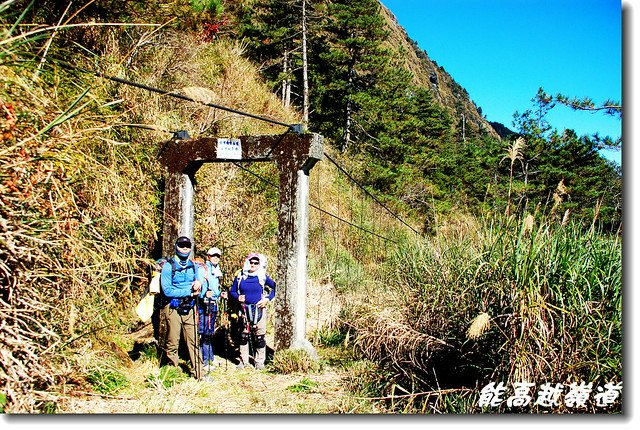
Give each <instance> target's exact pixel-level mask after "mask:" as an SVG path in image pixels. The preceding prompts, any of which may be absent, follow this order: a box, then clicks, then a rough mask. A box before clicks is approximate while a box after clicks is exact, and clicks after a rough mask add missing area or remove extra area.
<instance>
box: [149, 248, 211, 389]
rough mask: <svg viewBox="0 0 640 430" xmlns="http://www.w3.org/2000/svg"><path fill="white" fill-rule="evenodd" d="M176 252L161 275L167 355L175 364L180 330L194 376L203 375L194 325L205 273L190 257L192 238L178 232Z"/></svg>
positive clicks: (176, 364) (199, 376) (199, 377)
mask: <svg viewBox="0 0 640 430" xmlns="http://www.w3.org/2000/svg"><path fill="white" fill-rule="evenodd" d="M175 250H176V255H175V256H174V257H173V258H171V259H169V260H168V261H167V262H166V263H165V264H164V265H163V266H162V272H161V275H160V283H161V286H162V292H163V293H164V295H165V296H166V297H167V300H168V303H167V304H166V305H165V306H164V307H163V309H162V311H163V315H164V318H165V322H166V326H167V345H166V350H165V354H166V358H167V359H168V361H169V362H170V363H171V364H172V365H174V366H176V367H178V364H179V363H178V346H179V344H180V333H182V336H183V337H184V341H185V344H186V345H187V349H188V350H189V359H190V360H191V366H192V368H193V375H194V377H195V378H196V379H201V378H202V376H203V375H202V368H203V366H202V356H201V354H200V347H199V346H198V335H197V326H196V317H197V315H196V312H195V310H194V309H195V305H196V298H197V297H198V295H199V294H200V291H201V289H202V284H203V282H204V273H203V271H202V269H201V268H200V266H198V265H197V264H196V263H194V262H193V261H191V260H190V259H189V255H190V254H191V240H190V239H189V238H188V237H186V236H180V237H179V238H178V240H176V245H175Z"/></svg>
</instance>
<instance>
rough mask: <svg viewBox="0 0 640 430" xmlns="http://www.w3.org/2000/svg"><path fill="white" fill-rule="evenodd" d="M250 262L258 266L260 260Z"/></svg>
mask: <svg viewBox="0 0 640 430" xmlns="http://www.w3.org/2000/svg"><path fill="white" fill-rule="evenodd" d="M249 264H251V265H252V266H257V265H258V264H260V262H259V261H249Z"/></svg>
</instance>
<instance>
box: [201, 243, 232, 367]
mask: <svg viewBox="0 0 640 430" xmlns="http://www.w3.org/2000/svg"><path fill="white" fill-rule="evenodd" d="M221 256H222V251H220V249H218V248H216V247H213V248H210V249H209V250H208V251H207V261H206V262H205V268H206V269H205V272H206V277H205V283H204V286H203V288H202V292H201V293H200V300H199V301H198V316H199V319H198V332H199V333H200V346H201V349H202V361H203V363H204V371H205V372H209V371H210V370H211V369H213V368H214V367H215V366H216V364H217V363H216V361H215V356H214V353H213V335H214V333H215V324H216V314H217V312H218V299H219V297H222V298H226V292H221V290H220V282H221V280H222V276H223V275H222V270H221V269H220V257H221Z"/></svg>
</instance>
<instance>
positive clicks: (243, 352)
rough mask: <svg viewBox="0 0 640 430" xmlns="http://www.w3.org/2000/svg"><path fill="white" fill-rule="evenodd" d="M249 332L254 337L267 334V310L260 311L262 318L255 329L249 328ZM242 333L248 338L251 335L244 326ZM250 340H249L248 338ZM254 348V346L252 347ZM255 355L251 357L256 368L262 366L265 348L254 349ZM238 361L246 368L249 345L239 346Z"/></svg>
mask: <svg viewBox="0 0 640 430" xmlns="http://www.w3.org/2000/svg"><path fill="white" fill-rule="evenodd" d="M251 330H252V331H253V333H254V334H255V335H256V336H264V335H265V334H267V308H264V309H263V310H262V317H260V319H259V320H258V324H256V326H255V327H251ZM242 333H245V334H247V335H249V336H251V334H250V333H249V331H248V330H247V326H246V325H245V327H244V329H243V330H242ZM250 339H251V338H250ZM254 347H255V345H254ZM255 351H256V355H255V357H253V362H254V364H255V366H256V367H261V366H264V360H265V359H266V357H267V348H266V347H262V348H255ZM240 360H241V362H242V363H243V364H244V365H245V366H246V365H248V364H249V344H248V343H246V344H244V345H240Z"/></svg>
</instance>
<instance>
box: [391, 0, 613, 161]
mask: <svg viewBox="0 0 640 430" xmlns="http://www.w3.org/2000/svg"><path fill="white" fill-rule="evenodd" d="M382 3H383V4H384V5H385V6H386V7H387V8H389V10H391V12H392V13H393V14H394V15H395V16H396V18H397V19H398V23H399V24H400V25H401V26H402V27H404V29H405V30H406V31H407V34H408V35H409V37H410V38H411V39H413V40H414V41H416V42H417V43H418V46H419V47H420V48H421V49H423V50H425V51H426V52H427V55H428V56H429V58H431V60H434V61H435V62H436V63H437V64H438V65H439V66H441V67H443V68H444V69H445V70H446V71H447V72H448V73H449V74H450V75H451V76H452V77H453V79H454V80H455V81H456V82H458V83H459V84H460V85H461V86H462V87H463V88H465V89H466V90H467V91H468V93H469V96H470V97H471V99H472V100H473V101H474V102H475V103H476V105H478V106H480V107H481V108H482V113H483V114H484V115H485V116H486V117H487V119H488V120H490V121H497V122H501V123H503V124H504V125H506V126H507V127H509V128H511V129H512V130H513V129H514V127H513V126H512V122H513V114H514V113H515V112H516V111H518V112H523V111H525V110H527V109H529V108H531V107H532V103H531V99H532V98H533V97H534V96H535V95H536V93H537V91H538V88H540V87H542V88H543V89H544V90H545V91H546V92H547V93H549V94H557V93H561V94H564V95H567V96H569V97H578V98H583V97H590V98H591V99H592V100H593V101H594V102H595V103H596V104H601V103H602V102H604V101H605V100H607V99H612V100H615V101H618V102H620V101H622V12H621V2H620V0H618V1H615V0H382ZM548 120H549V122H550V123H551V125H552V126H553V127H554V128H557V129H559V130H563V129H565V128H571V129H574V130H575V131H576V132H577V133H578V134H579V135H583V134H588V135H591V134H594V133H596V132H598V133H600V135H602V136H611V137H613V138H617V137H619V136H620V135H621V130H622V121H621V120H620V119H619V118H616V117H610V116H607V115H604V114H602V113H590V112H580V111H577V112H576V111H572V110H571V109H569V108H566V107H564V106H557V107H555V108H554V109H553V110H552V111H551V112H550V114H549V116H548ZM620 155H621V153H620V151H615V152H613V153H606V154H605V156H607V158H609V159H613V160H615V161H617V162H618V163H620Z"/></svg>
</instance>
